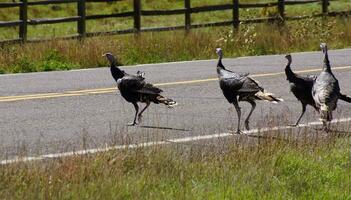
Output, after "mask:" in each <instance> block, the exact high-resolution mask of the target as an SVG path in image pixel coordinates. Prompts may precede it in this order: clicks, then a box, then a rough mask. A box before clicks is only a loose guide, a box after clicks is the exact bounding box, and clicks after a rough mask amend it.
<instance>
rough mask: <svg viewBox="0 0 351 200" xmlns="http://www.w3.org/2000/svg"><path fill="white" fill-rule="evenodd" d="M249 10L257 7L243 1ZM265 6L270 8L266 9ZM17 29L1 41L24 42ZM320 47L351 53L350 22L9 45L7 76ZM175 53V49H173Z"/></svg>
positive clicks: (56, 10) (110, 22)
mask: <svg viewBox="0 0 351 200" xmlns="http://www.w3.org/2000/svg"><path fill="white" fill-rule="evenodd" d="M241 2H244V3H247V2H250V3H253V2H256V1H254V0H245V1H241ZM260 2H268V0H267V1H266V0H265V1H260ZM183 3H184V2H183V1H182V0H161V1H155V0H145V1H143V5H144V6H143V9H146V10H150V9H173V8H182V7H183ZM225 3H231V1H230V0H225V1H220V0H206V1H203V0H201V1H200V0H196V1H192V6H203V5H215V4H225ZM58 6H59V7H53V6H33V7H30V8H29V18H44V17H62V16H72V15H76V11H75V9H76V7H75V6H76V5H75V4H67V5H66V4H60V5H58ZM131 9H132V1H131V0H126V1H121V2H115V3H91V4H88V11H87V13H88V14H103V13H105V14H106V13H115V12H125V11H130V10H131ZM320 9H321V5H320V4H317V3H314V4H309V5H303V6H287V7H286V11H287V15H288V16H293V15H305V14H310V13H311V12H312V13H313V12H320ZM3 10H4V11H5V12H0V21H2V20H3V21H7V20H16V19H17V18H18V16H17V15H18V13H17V12H18V9H14V8H12V9H2V11H3ZM330 10H333V11H334V10H351V4H350V2H349V1H347V0H340V1H335V2H331V6H330ZM276 13H277V10H276V8H268V9H265V8H263V9H242V10H241V13H240V15H241V17H242V18H256V17H267V16H274V15H275V14H276ZM231 16H232V13H231V11H221V12H219V11H218V12H211V13H199V14H194V15H192V23H206V22H215V21H225V20H230V19H231ZM183 22H184V16H182V15H177V16H162V17H142V23H143V26H144V27H145V26H146V27H161V26H174V25H182V24H183ZM132 25H133V19H131V18H126V19H118V20H116V19H106V20H92V21H88V22H87V30H88V31H89V32H95V31H107V30H120V29H127V28H130V27H132ZM17 32H18V28H1V29H0V33H1V34H0V40H1V39H11V38H17V36H18V33H17ZM75 33H76V23H62V24H51V25H38V26H30V27H29V29H28V37H29V38H38V37H40V38H51V37H56V36H64V35H70V34H75ZM320 42H327V43H328V45H329V46H330V47H331V48H345V47H350V46H351V23H350V19H348V18H328V19H325V20H322V19H320V18H319V19H306V20H302V21H298V22H297V21H295V22H286V24H285V25H284V26H277V25H275V24H269V23H263V24H255V25H241V26H240V30H239V31H236V32H233V30H232V28H231V27H230V26H229V27H219V28H218V27H212V28H202V29H194V30H191V31H190V33H189V34H186V33H185V32H184V31H172V32H155V33H142V34H140V35H139V36H138V37H135V35H133V34H129V35H117V36H106V37H94V38H87V39H85V40H84V41H63V40H53V41H50V42H43V43H29V44H23V45H20V44H16V45H4V46H1V48H0V74H3V73H18V72H34V71H50V70H69V69H80V68H90V67H101V66H106V65H107V63H106V60H105V59H103V58H102V57H101V55H102V54H103V53H105V52H112V53H114V54H115V55H116V56H117V57H118V59H119V61H120V63H122V64H123V65H133V64H142V63H158V62H170V61H183V60H196V59H210V58H215V53H214V49H215V48H216V47H222V48H223V49H224V51H225V56H226V57H237V56H247V55H264V54H278V53H288V52H294V51H311V50H318V47H319V43H320ZM170 47H172V48H170Z"/></svg>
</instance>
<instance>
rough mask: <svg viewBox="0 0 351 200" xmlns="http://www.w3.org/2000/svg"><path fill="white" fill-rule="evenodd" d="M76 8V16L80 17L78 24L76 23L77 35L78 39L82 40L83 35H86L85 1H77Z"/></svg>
mask: <svg viewBox="0 0 351 200" xmlns="http://www.w3.org/2000/svg"><path fill="white" fill-rule="evenodd" d="M77 8H78V16H79V17H80V18H79V20H78V22H77V29H78V34H79V37H80V38H84V37H85V34H86V29H85V16H86V10H85V0H79V1H78V5H77Z"/></svg>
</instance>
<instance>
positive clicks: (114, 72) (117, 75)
mask: <svg viewBox="0 0 351 200" xmlns="http://www.w3.org/2000/svg"><path fill="white" fill-rule="evenodd" d="M110 70H111V74H112V77H113V79H115V81H116V82H117V80H118V79H120V78H122V77H123V76H124V72H123V71H122V70H120V69H119V68H118V67H117V66H116V64H115V63H111V66H110Z"/></svg>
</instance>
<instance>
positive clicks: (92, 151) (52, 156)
mask: <svg viewBox="0 0 351 200" xmlns="http://www.w3.org/2000/svg"><path fill="white" fill-rule="evenodd" d="M349 121H351V118H342V119H337V120H333V121H332V122H331V123H342V122H349ZM321 124H322V123H321V122H319V121H315V122H310V123H306V124H300V125H299V126H298V127H292V126H276V127H267V128H258V129H252V130H249V131H243V134H242V135H250V134H253V133H261V132H268V131H276V130H286V129H295V128H303V127H310V126H316V125H321ZM228 136H233V134H231V133H217V134H211V135H199V136H191V137H184V138H176V139H169V140H164V141H153V142H144V143H137V144H130V145H116V146H111V147H106V148H95V149H87V150H80V151H70V152H64V153H54V154H45V155H40V156H31V157H19V158H15V159H10V160H2V161H1V162H0V165H7V164H12V163H18V162H29V161H40V160H46V159H55V158H64V157H71V156H78V155H86V154H96V153H101V152H107V151H111V150H119V149H135V148H139V147H150V146H156V145H165V144H174V143H185V142H193V141H200V140H209V139H214V138H223V137H228Z"/></svg>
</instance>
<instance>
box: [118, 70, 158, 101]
mask: <svg viewBox="0 0 351 200" xmlns="http://www.w3.org/2000/svg"><path fill="white" fill-rule="evenodd" d="M117 86H118V89H119V91H120V92H121V95H122V97H123V98H124V99H125V100H126V101H128V102H142V103H147V102H148V101H150V102H153V103H156V104H158V103H159V101H158V100H157V98H158V97H159V96H160V94H161V92H163V91H162V90H161V89H159V88H156V87H154V86H153V85H152V84H149V83H146V82H145V81H144V78H143V77H141V76H135V75H129V74H127V75H125V76H124V77H123V78H120V79H118V80H117Z"/></svg>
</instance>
